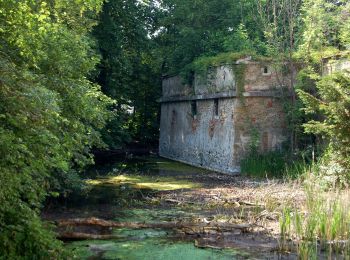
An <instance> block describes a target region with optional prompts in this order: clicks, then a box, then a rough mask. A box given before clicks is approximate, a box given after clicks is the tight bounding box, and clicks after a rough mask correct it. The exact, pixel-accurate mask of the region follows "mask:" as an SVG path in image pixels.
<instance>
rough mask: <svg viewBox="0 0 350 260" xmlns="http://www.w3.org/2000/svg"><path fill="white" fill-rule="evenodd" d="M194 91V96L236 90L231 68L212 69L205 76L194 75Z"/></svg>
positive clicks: (226, 66)
mask: <svg viewBox="0 0 350 260" xmlns="http://www.w3.org/2000/svg"><path fill="white" fill-rule="evenodd" d="M233 66H234V65H233ZM194 89H195V94H196V95H203V94H212V93H218V92H226V91H229V90H236V79H235V74H234V72H233V68H232V66H229V65H225V66H220V67H214V68H210V69H209V70H208V73H207V74H205V75H202V74H196V76H195V81H194Z"/></svg>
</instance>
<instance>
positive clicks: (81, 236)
mask: <svg viewBox="0 0 350 260" xmlns="http://www.w3.org/2000/svg"><path fill="white" fill-rule="evenodd" d="M57 238H58V239H62V240H66V239H72V240H90V239H91V240H109V239H118V238H121V237H120V236H116V235H97V234H89V233H81V232H63V233H59V234H58V236H57Z"/></svg>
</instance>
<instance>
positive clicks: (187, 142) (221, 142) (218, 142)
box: [159, 99, 239, 173]
mask: <svg viewBox="0 0 350 260" xmlns="http://www.w3.org/2000/svg"><path fill="white" fill-rule="evenodd" d="M235 102H236V100H235V99H222V100H220V101H219V114H220V116H219V117H216V116H215V115H214V101H213V100H200V101H198V102H197V111H198V114H197V116H196V117H195V116H192V114H191V103H190V102H181V103H165V104H163V105H162V113H161V131H160V146H159V153H160V155H161V156H164V157H167V158H171V159H175V160H180V161H183V162H187V163H190V164H193V165H196V166H201V167H204V168H208V169H213V170H217V171H222V172H228V173H234V172H238V171H239V168H238V166H239V165H236V164H234V160H233V159H234V158H233V153H232V148H233V144H234V136H235V134H234V127H233V125H234V124H233V114H234V106H235V105H234V103H235Z"/></svg>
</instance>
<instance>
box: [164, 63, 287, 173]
mask: <svg viewBox="0 0 350 260" xmlns="http://www.w3.org/2000/svg"><path fill="white" fill-rule="evenodd" d="M233 66H235V65H233ZM265 66H266V65H265V64H259V63H250V64H246V66H245V73H244V81H243V83H244V86H243V87H244V90H245V91H246V92H245V93H243V96H244V97H243V96H242V95H237V93H236V85H237V76H236V75H235V69H232V67H231V68H230V66H221V67H217V68H213V69H211V70H210V71H209V73H208V75H207V77H206V78H205V79H203V76H202V78H199V77H198V75H196V76H195V83H194V89H195V93H194V94H195V95H193V94H192V95H188V94H185V93H186V92H185V91H183V89H184V87H179V91H178V92H176V91H173V90H172V92H171V93H177V94H178V95H183V96H182V97H179V98H178V99H176V98H175V99H163V103H162V111H161V124H160V143H159V153H160V155H161V156H163V157H167V158H170V159H174V160H179V161H182V162H186V163H189V164H192V165H196V166H200V167H204V168H208V169H213V170H217V171H220V172H225V173H238V172H239V171H240V167H239V166H240V161H241V159H242V158H243V157H244V156H245V155H246V154H247V153H248V152H249V146H250V143H251V138H252V134H253V133H252V131H253V130H254V129H255V130H254V131H257V133H258V137H259V139H260V142H259V143H260V151H261V152H266V151H271V150H276V149H280V148H281V145H282V143H283V142H284V141H285V140H286V139H287V138H286V136H287V133H286V127H285V117H284V113H283V109H282V104H281V101H280V99H279V98H277V97H275V96H274V95H273V94H269V93H270V92H271V90H275V89H276V88H279V87H281V84H283V83H281V81H280V79H279V75H278V73H275V72H274V71H273V69H272V68H271V67H269V68H268V69H266V68H265ZM200 80H201V81H200ZM172 82H173V83H172ZM178 82H181V81H178V79H174V80H173V81H170V79H168V82H165V84H163V89H164V90H165V93H164V96H163V97H166V96H167V95H174V94H171V93H170V91H168V90H169V89H173V88H176V86H175V83H176V84H179V83H178ZM167 84H169V86H167ZM171 84H174V85H172V86H171ZM164 86H165V88H164ZM167 91H168V92H167ZM269 91H270V92H269ZM169 93H170V94H169ZM181 93H182V94H181ZM213 93H217V94H213ZM222 93H230V95H227V96H220V94H222ZM218 97H219V98H218ZM193 102H196V104H197V114H196V115H193V114H192V112H193V111H192V110H193V108H192V106H193ZM191 103H192V105H191ZM215 104H218V114H216V109H215Z"/></svg>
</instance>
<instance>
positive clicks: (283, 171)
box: [241, 152, 310, 179]
mask: <svg viewBox="0 0 350 260" xmlns="http://www.w3.org/2000/svg"><path fill="white" fill-rule="evenodd" d="M309 168H310V165H308V164H307V163H306V162H305V160H303V159H300V160H298V161H293V162H290V160H289V159H288V156H287V155H286V154H284V153H282V152H269V153H265V154H259V153H251V154H249V155H248V156H247V157H245V158H244V159H243V160H242V161H241V172H242V173H243V174H245V175H249V176H252V177H258V178H266V177H268V178H286V179H296V178H299V177H300V176H302V175H304V173H305V172H308V171H309Z"/></svg>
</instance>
